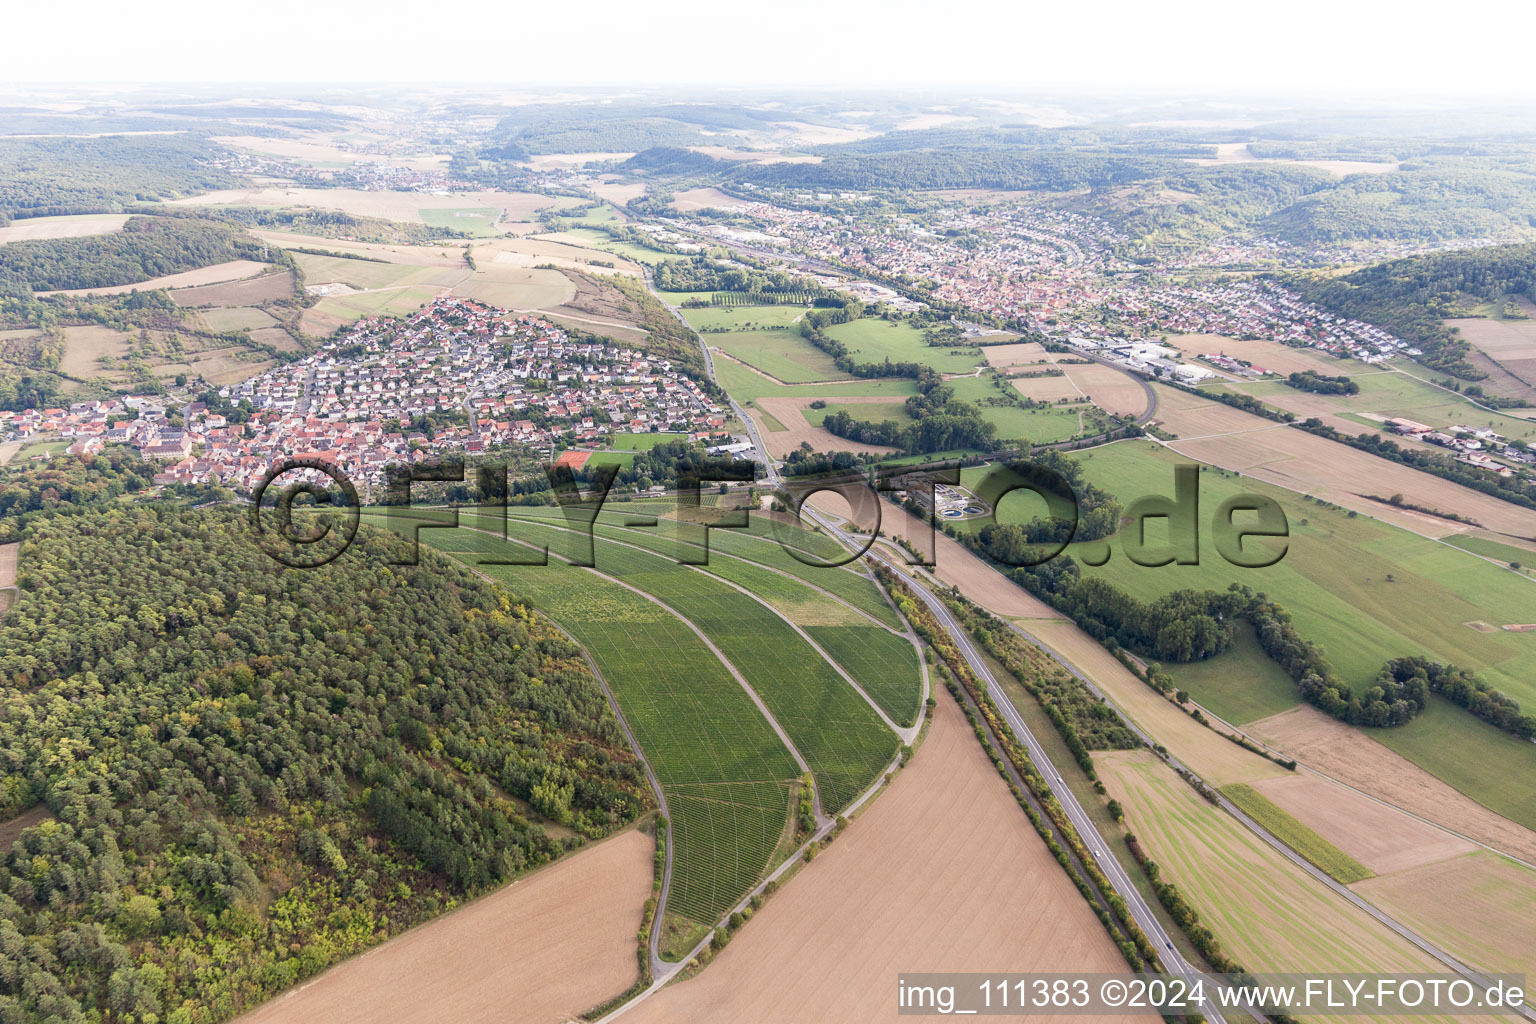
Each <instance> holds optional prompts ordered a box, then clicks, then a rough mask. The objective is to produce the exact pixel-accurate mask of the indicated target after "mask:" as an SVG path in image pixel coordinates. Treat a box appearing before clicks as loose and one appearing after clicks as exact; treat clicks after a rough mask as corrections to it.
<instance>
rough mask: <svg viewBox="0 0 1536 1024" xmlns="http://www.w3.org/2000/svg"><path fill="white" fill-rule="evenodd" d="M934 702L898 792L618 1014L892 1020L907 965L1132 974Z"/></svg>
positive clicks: (702, 1023) (751, 1020)
mask: <svg viewBox="0 0 1536 1024" xmlns="http://www.w3.org/2000/svg"><path fill="white" fill-rule="evenodd" d="M937 699H938V701H939V705H938V708H937V709H936V711H935V719H934V723H933V727H932V731H931V732H930V733H929V735H928V738H927V740H926V741H925V742H924V744H923V746H922V747H921V748H920V749H919V750H918V752H917V757H916V759H915V760H914V762H913V764H912V766H911V767H910V768H908V769H907V770H906V771H905V772H903V773H902V774H901V775H899V776H897V778H896V781H895V782H894V783H893V784H892V786H891V788H890V790H889V791H888V792H886V793H885V794H884V795H882V796H881V797H880V798H879V799H878V800H877V801H875V803H874V804H873V805H872V806H871V807H870V809H869V810H868V811H867V812H865V814H864V815H862V816H861V817H860V818H859V819H858V820H856V821H855V822H854V823H853V825H852V826H851V827H850V828H849V830H848V831H847V833H845V834H844V835H843V836H842V837H840V838H839V839H838V840H837V841H836V842H834V843H833V844H832V846H831V847H830V848H829V849H828V850H826V852H824V853H822V854H821V855H820V856H819V857H817V858H816V860H815V861H813V862H812V863H811V864H810V865H809V866H807V867H806V868H804V869H803V870H802V871H801V873H800V874H799V875H798V876H796V877H795V878H794V879H793V880H792V881H791V882H790V883H789V884H788V885H787V886H786V887H785V888H784V889H783V890H782V891H780V892H779V893H778V894H777V895H775V896H774V897H773V898H772V899H771V900H769V902H768V904H767V906H765V907H764V908H763V910H762V912H761V913H760V914H758V915H757V917H756V918H754V919H753V921H752V922H751V923H749V924H748V925H747V926H746V928H745V929H744V930H743V931H742V932H741V933H740V934H739V935H737V936H736V938H735V939H733V940H732V942H731V944H730V945H729V946H727V947H726V948H725V950H724V952H722V953H721V954H720V955H719V957H718V958H716V960H715V962H714V963H712V964H711V965H710V966H709V967H708V968H707V969H706V970H705V971H704V972H703V973H702V974H700V975H699V976H698V977H696V978H694V979H692V980H690V981H687V982H683V983H681V984H676V985H673V986H670V987H668V988H666V989H663V990H662V991H661V992H660V993H659V994H657V995H656V996H654V997H652V998H651V999H649V1000H647V1001H646V1002H644V1003H641V1004H640V1005H639V1006H637V1007H636V1008H635V1009H634V1010H632V1011H630V1012H629V1013H627V1014H625V1015H624V1017H623V1018H621V1020H622V1022H623V1024H663V1022H665V1024H717V1022H719V1024H723V1022H729V1024H801V1022H803V1024H823V1022H831V1021H837V1022H849V1021H896V1020H898V1019H900V1018H898V1016H897V1013H896V1006H895V992H894V985H893V982H894V980H895V975H896V973H897V972H898V971H903V970H908V971H978V970H987V969H992V968H990V967H989V966H988V965H1001V964H1007V965H1009V966H1008V967H1007V968H1006V969H1008V970H1014V971H1052V970H1061V971H1122V970H1125V962H1124V960H1122V959H1121V957H1120V955H1119V952H1118V951H1117V950H1116V949H1115V947H1114V946H1113V945H1112V944H1111V943H1110V941H1109V938H1108V936H1107V935H1106V934H1105V932H1104V929H1103V927H1102V926H1101V925H1100V924H1099V922H1098V920H1097V919H1096V918H1095V917H1094V916H1093V914H1092V912H1091V911H1090V910H1089V909H1088V905H1087V904H1086V903H1085V902H1084V901H1083V899H1082V897H1081V896H1080V895H1078V892H1077V890H1076V889H1074V888H1073V887H1072V884H1071V883H1070V882H1069V881H1068V880H1067V877H1066V875H1065V874H1063V873H1062V871H1061V869H1060V867H1059V866H1058V865H1057V864H1056V862H1055V860H1054V859H1052V857H1051V855H1050V853H1049V852H1048V851H1047V850H1046V848H1045V846H1044V844H1043V843H1041V841H1040V838H1039V836H1037V835H1036V834H1035V832H1034V829H1033V828H1032V827H1031V826H1030V824H1029V822H1028V820H1027V819H1026V818H1025V817H1024V814H1023V812H1022V811H1020V810H1019V808H1018V805H1017V804H1015V803H1014V801H1013V798H1012V797H1011V796H1009V794H1008V790H1007V788H1006V787H1005V786H1004V785H1003V782H1002V779H1001V778H999V776H998V774H997V772H996V771H995V770H994V769H993V767H992V765H991V763H990V762H989V761H987V759H986V757H985V756H984V755H983V754H982V751H981V747H980V745H979V744H978V743H977V742H976V739H975V737H974V736H973V735H971V733H970V731H969V729H968V728H967V726H966V724H965V719H964V718H963V717H962V716H961V714H960V710H959V708H958V707H957V706H956V705H955V703H954V701H953V699H952V698H951V697H950V696H949V694H948V693H946V692H944V691H943V690H942V689H940V690H939V691H938V695H937ZM996 969H999V970H1001V969H1004V968H1001V967H998V968H996ZM1029 1019H1030V1020H1031V1021H1038V1022H1045V1021H1050V1020H1058V1019H1059V1020H1061V1021H1069V1020H1081V1019H1083V1018H1068V1017H1061V1018H1056V1017H1049V1016H1037V1017H1031V1018H1029ZM1095 1019H1104V1020H1123V1019H1135V1018H1122V1017H1114V1018H1095ZM1152 1019H1155V1018H1152Z"/></svg>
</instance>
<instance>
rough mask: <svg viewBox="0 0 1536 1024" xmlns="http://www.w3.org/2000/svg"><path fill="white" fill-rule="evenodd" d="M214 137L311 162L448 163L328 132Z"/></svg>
mask: <svg viewBox="0 0 1536 1024" xmlns="http://www.w3.org/2000/svg"><path fill="white" fill-rule="evenodd" d="M213 141H214V142H217V143H220V144H222V145H225V146H230V147H232V148H234V149H247V150H251V151H252V152H256V153H265V154H267V155H270V156H278V157H283V158H284V159H287V160H296V161H298V162H300V163H309V164H322V165H323V164H333V165H342V166H346V167H350V166H352V165H353V164H354V163H356V162H357V161H359V160H367V161H369V162H370V163H381V164H388V165H389V166H391V167H406V168H410V169H411V170H417V171H440V170H442V169H443V168H444V167H446V166H447V164H448V156H447V155H446V154H426V155H423V154H416V155H413V156H396V155H392V154H388V153H375V152H369V151H367V150H360V149H353V148H350V147H347V146H342V145H338V144H337V140H336V139H335V138H334V137H333V136H331V135H328V134H326V133H324V132H302V133H300V134H298V135H297V136H295V137H293V138H286V139H269V138H263V137H261V136H251V135H221V136H214V137H213Z"/></svg>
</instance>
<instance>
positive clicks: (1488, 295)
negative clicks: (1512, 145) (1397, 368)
mask: <svg viewBox="0 0 1536 1024" xmlns="http://www.w3.org/2000/svg"><path fill="white" fill-rule="evenodd" d="M1286 283H1287V285H1288V286H1289V287H1291V288H1294V289H1295V290H1297V291H1299V292H1300V293H1301V294H1302V295H1303V296H1304V297H1305V298H1306V299H1307V300H1308V301H1311V302H1315V303H1317V304H1318V305H1320V306H1322V307H1323V308H1324V309H1326V310H1328V311H1329V312H1330V313H1333V314H1335V315H1337V316H1347V317H1353V318H1354V319H1357V320H1364V321H1366V322H1367V323H1372V324H1375V325H1376V326H1378V327H1381V328H1383V329H1385V330H1388V331H1391V332H1392V333H1393V334H1395V335H1397V336H1398V337H1399V338H1402V339H1403V340H1404V341H1407V342H1409V343H1410V344H1412V345H1415V346H1417V347H1419V348H1421V349H1423V350H1424V352H1425V354H1424V356H1422V357H1421V358H1420V362H1422V363H1424V364H1425V365H1426V366H1429V367H1432V368H1433V369H1436V370H1441V371H1443V372H1445V373H1450V374H1453V375H1455V376H1458V377H1462V378H1464V379H1467V380H1477V379H1479V378H1481V377H1483V376H1484V374H1483V373H1481V371H1479V370H1477V369H1475V368H1474V367H1473V366H1472V365H1471V364H1470V363H1468V362H1467V361H1466V355H1467V352H1468V351H1470V346H1468V344H1467V343H1466V342H1465V341H1462V340H1461V339H1460V338H1458V337H1457V336H1456V335H1455V334H1453V333H1452V332H1451V330H1450V328H1448V327H1446V326H1445V325H1444V323H1442V321H1443V320H1444V319H1445V318H1446V317H1455V316H1465V315H1466V314H1467V312H1468V306H1469V305H1475V304H1478V303H1482V302H1488V301H1495V300H1502V299H1504V298H1506V297H1508V296H1511V295H1520V296H1524V297H1525V298H1528V299H1533V300H1536V245H1498V246H1489V247H1487V248H1482V249H1464V250H1458V251H1455V252H1440V253H1431V254H1429V255H1426V256H1410V257H1408V258H1407V259H1401V260H1392V261H1389V262H1386V263H1379V264H1377V265H1375V266H1372V267H1366V268H1364V269H1362V270H1356V271H1354V272H1353V273H1350V274H1345V275H1343V276H1341V277H1325V276H1317V277H1297V278H1294V279H1292V280H1290V281H1287V282H1286Z"/></svg>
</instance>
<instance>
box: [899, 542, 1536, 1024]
mask: <svg viewBox="0 0 1536 1024" xmlns="http://www.w3.org/2000/svg"><path fill="white" fill-rule="evenodd" d="M870 554H871V555H878V556H880V557H881V560H882V561H884V562H885V564H886V565H888V566H890V567H891V568H893V569H896V570H897V571H898V572H901V568H899V567H898V566H897V565H896V564H895V563H894V562H893V561H892V560H890V559H889V558H886V557H885V556H884V554H883V553H882V552H880V551H879V550H872V551H871V552H870ZM903 576H904V577H905V578H907V579H909V580H910V579H911V578H912V577H911V576H910V575H908V574H906V573H903ZM924 599H925V600H926V601H928V604H929V607H930V608H931V607H933V606H934V605H933V600H931V599H930V598H929V596H928V595H927V594H924ZM940 604H942V602H940ZM947 612H948V609H945V613H946V614H945V615H944V616H940V622H941V623H942V624H943V625H944V627H945V628H946V629H949V630H950V631H951V632H952V633H954V634H955V637H956V639H957V640H961V641H962V643H961V650H962V651H963V652H964V653H965V655H966V660H967V661H968V662H970V663H971V666H972V668H973V669H974V670H976V671H977V674H978V675H979V676H980V677H981V678H983V679H987V680H988V682H989V683H990V681H991V677H990V675H989V674H986V673H985V664H984V663H981V667H980V668H978V667H977V666H978V663H979V661H980V659H979V657H978V658H973V654H974V649H973V648H972V647H971V645H970V638H969V637H968V636H965V635H964V631H963V630H959V631H957V627H958V623H954V622H953V619H952V618H949V617H948V616H947ZM1002 621H1003V622H1004V623H1005V624H1006V625H1007V626H1008V628H1009V629H1011V630H1013V632H1015V633H1017V634H1018V635H1019V636H1021V637H1023V638H1024V639H1026V640H1028V641H1029V642H1030V643H1031V644H1033V645H1034V646H1035V647H1038V648H1039V649H1041V650H1042V651H1044V652H1045V653H1046V654H1048V655H1050V656H1051V657H1052V658H1053V659H1055V660H1056V662H1057V663H1058V664H1060V665H1061V666H1062V667H1063V668H1065V669H1066V670H1067V671H1068V672H1070V673H1072V675H1073V676H1074V677H1075V678H1077V679H1078V680H1079V681H1081V682H1082V683H1083V684H1084V685H1085V686H1087V687H1088V689H1089V691H1090V692H1092V693H1093V694H1094V695H1095V696H1097V697H1099V698H1100V699H1101V700H1103V701H1104V702H1105V704H1106V705H1107V706H1108V707H1110V708H1112V709H1113V710H1114V711H1115V713H1116V714H1117V715H1118V716H1119V717H1120V719H1121V721H1123V722H1124V723H1125V725H1126V727H1127V728H1128V729H1130V730H1131V731H1132V732H1133V733H1134V734H1135V735H1136V736H1137V737H1138V738H1139V739H1140V740H1141V741H1142V742H1143V743H1145V744H1147V746H1149V747H1151V746H1153V745H1154V740H1153V739H1152V737H1151V736H1150V735H1149V734H1148V733H1147V732H1146V731H1144V730H1143V729H1142V728H1141V726H1139V725H1137V724H1136V722H1135V721H1133V720H1132V719H1131V718H1130V717H1128V716H1127V715H1126V714H1125V713H1124V712H1123V711H1121V710H1120V708H1119V707H1118V706H1117V705H1116V704H1115V703H1114V702H1113V701H1111V700H1110V699H1109V696H1108V695H1107V694H1106V693H1104V691H1103V690H1101V689H1100V688H1099V686H1098V685H1097V684H1096V683H1094V681H1093V680H1092V679H1090V678H1089V677H1088V676H1086V675H1084V674H1083V673H1082V672H1080V671H1078V669H1077V667H1076V666H1075V665H1073V664H1072V663H1071V662H1069V661H1067V660H1066V659H1065V658H1063V657H1062V656H1061V655H1059V654H1057V653H1056V652H1055V651H1053V650H1051V649H1050V648H1049V647H1047V646H1046V645H1045V644H1044V643H1043V642H1041V641H1040V640H1039V639H1038V638H1037V637H1035V636H1034V635H1033V634H1031V633H1029V632H1028V631H1027V630H1024V629H1022V628H1020V627H1019V626H1017V625H1015V624H1014V623H1012V622H1009V621H1008V620H1007V619H1003V620H1002ZM999 692H1001V691H999ZM997 703H998V706H999V710H1001V711H1002V713H1003V716H1004V717H1005V718H1007V719H1008V723H1009V725H1010V726H1011V727H1012V728H1014V729H1015V731H1017V730H1018V729H1019V728H1020V727H1021V726H1023V721H1022V719H1020V718H1019V715H1018V711H1017V709H1016V708H1014V707H1013V704H1012V703H1011V702H1010V701H1008V700H1006V699H1004V700H1000V701H998V702H997ZM1022 735H1023V734H1021V738H1022ZM1029 744H1030V757H1031V758H1034V757H1035V756H1036V754H1035V746H1034V740H1033V737H1030V739H1029ZM1165 760H1166V761H1167V762H1168V764H1169V765H1170V766H1172V767H1174V768H1175V769H1177V770H1179V771H1182V772H1185V773H1187V774H1188V775H1189V776H1190V777H1191V778H1193V779H1196V780H1198V781H1200V782H1202V783H1203V784H1205V785H1206V786H1207V787H1208V788H1210V789H1211V791H1212V792H1213V793H1215V794H1216V799H1217V805H1218V806H1219V807H1221V809H1222V810H1224V811H1226V812H1227V813H1229V814H1231V815H1232V816H1233V817H1234V818H1236V819H1237V820H1238V822H1239V823H1241V824H1242V825H1243V826H1244V827H1246V828H1247V829H1248V830H1249V831H1250V832H1252V833H1253V834H1254V835H1256V836H1258V837H1259V838H1260V839H1262V840H1263V841H1264V842H1265V843H1267V844H1269V846H1270V847H1272V848H1273V849H1274V850H1276V851H1277V852H1278V853H1280V855H1281V856H1283V857H1285V858H1286V859H1287V860H1289V861H1290V862H1291V863H1293V864H1295V865H1296V866H1297V867H1299V868H1301V870H1303V871H1305V872H1306V873H1307V874H1309V875H1311V876H1312V877H1313V878H1315V879H1317V881H1318V882H1320V883H1322V884H1323V885H1325V886H1327V887H1328V888H1329V889H1332V890H1333V891H1334V892H1336V893H1337V894H1338V895H1340V896H1342V897H1343V898H1344V899H1346V900H1348V901H1349V902H1350V903H1352V904H1354V905H1355V906H1356V907H1358V908H1359V909H1360V910H1362V911H1364V912H1365V913H1367V914H1369V915H1370V916H1371V917H1372V918H1374V919H1376V920H1377V921H1378V922H1380V923H1381V924H1383V925H1385V926H1386V927H1388V928H1390V929H1391V930H1392V931H1393V932H1396V933H1397V934H1398V935H1399V936H1401V937H1402V938H1403V939H1405V940H1407V941H1408V942H1410V943H1412V944H1413V945H1414V946H1416V947H1417V948H1418V949H1420V950H1422V951H1423V952H1424V953H1427V954H1428V955H1429V956H1431V957H1433V958H1434V959H1436V960H1438V961H1440V963H1442V964H1444V965H1445V966H1446V967H1448V968H1450V969H1451V970H1452V971H1454V972H1456V973H1457V974H1460V975H1461V976H1462V977H1464V978H1466V979H1467V980H1468V981H1470V982H1472V983H1473V984H1474V985H1477V986H1478V987H1480V988H1483V989H1486V988H1488V987H1489V986H1490V985H1491V984H1492V980H1491V979H1490V978H1488V977H1487V976H1486V975H1484V974H1483V973H1481V972H1479V971H1477V970H1475V969H1474V968H1472V967H1471V966H1469V965H1468V964H1466V963H1463V962H1462V961H1461V960H1459V959H1457V958H1456V957H1455V956H1453V955H1451V954H1450V953H1449V952H1447V951H1446V950H1444V949H1441V948H1440V947H1439V946H1436V945H1435V944H1434V943H1432V942H1430V941H1429V940H1428V939H1426V938H1424V937H1423V936H1422V935H1419V934H1418V933H1417V932H1415V931H1413V930H1412V929H1410V928H1407V927H1406V926H1404V925H1403V924H1401V923H1399V922H1398V921H1397V920H1396V919H1394V918H1392V917H1391V916H1389V915H1387V914H1386V913H1384V912H1383V911H1381V910H1380V909H1378V908H1377V907H1375V906H1373V905H1372V904H1370V903H1368V902H1367V901H1365V900H1364V899H1361V898H1360V897H1359V896H1357V895H1355V893H1354V892H1353V891H1352V890H1350V889H1349V888H1348V887H1346V886H1344V885H1341V884H1340V883H1339V882H1337V881H1335V880H1334V878H1333V877H1332V876H1331V875H1329V874H1327V873H1326V872H1324V871H1322V870H1321V869H1319V868H1318V867H1316V866H1315V865H1313V864H1312V862H1311V861H1309V860H1307V859H1306V858H1305V857H1303V856H1301V855H1300V854H1298V853H1297V852H1296V851H1294V850H1292V849H1291V848H1290V847H1289V846H1287V845H1286V844H1285V843H1284V842H1282V841H1281V840H1279V839H1277V838H1276V837H1275V836H1274V835H1273V834H1272V833H1270V832H1269V831H1268V830H1267V829H1265V828H1264V826H1262V825H1260V824H1259V823H1258V822H1257V821H1255V820H1254V819H1253V818H1251V817H1249V816H1248V815H1247V814H1245V813H1244V812H1243V810H1242V809H1241V808H1240V807H1238V806H1237V805H1236V804H1234V803H1232V801H1230V800H1228V799H1227V798H1226V797H1225V796H1223V795H1222V794H1221V792H1220V791H1219V790H1217V789H1216V788H1215V787H1214V786H1210V784H1209V783H1205V782H1204V780H1203V779H1201V777H1200V775H1199V774H1198V773H1196V772H1195V771H1194V770H1193V769H1191V768H1190V767H1189V766H1188V765H1186V764H1184V763H1183V762H1182V761H1180V760H1179V759H1178V758H1177V757H1174V756H1173V755H1172V754H1168V755H1165ZM1050 770H1051V772H1052V773H1053V774H1054V773H1055V768H1054V766H1053V767H1052V768H1051V769H1050ZM1055 777H1056V778H1057V779H1058V780H1059V779H1060V778H1061V776H1060V775H1055ZM1057 795H1058V796H1068V795H1070V794H1064V793H1060V792H1058V794H1057ZM1062 804H1063V806H1067V802H1066V800H1065V799H1063V801H1062ZM1069 816H1071V817H1072V820H1073V824H1074V825H1076V826H1077V828H1078V830H1079V831H1080V832H1082V831H1083V825H1082V824H1081V823H1080V822H1078V820H1077V818H1076V816H1075V815H1071V814H1070V811H1069ZM1088 834H1093V835H1095V836H1096V835H1097V832H1092V833H1088V832H1084V835H1085V836H1086V835H1088ZM1095 852H1097V850H1096V851H1095ZM1107 860H1108V861H1109V863H1110V864H1114V865H1115V866H1116V867H1118V866H1119V865H1118V862H1116V861H1115V860H1114V858H1113V857H1109V858H1107ZM1100 866H1101V867H1105V868H1106V871H1105V874H1108V875H1109V876H1110V878H1111V880H1113V881H1114V882H1115V887H1116V888H1117V889H1119V888H1120V880H1119V879H1118V878H1116V877H1115V875H1113V874H1111V873H1110V872H1109V871H1108V870H1107V868H1108V864H1106V863H1105V859H1101V860H1100ZM1133 909H1134V908H1133ZM1138 923H1140V918H1139V917H1138ZM1143 928H1145V925H1143ZM1147 934H1148V935H1151V934H1152V932H1151V931H1150V930H1148V931H1147ZM1158 941H1162V942H1166V941H1167V940H1166V938H1162V939H1159V940H1158ZM1520 1013H1521V1016H1523V1017H1525V1019H1527V1020H1532V1021H1536V1010H1532V1009H1531V1008H1530V1007H1525V1008H1523V1009H1522V1010H1521V1011H1520Z"/></svg>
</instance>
